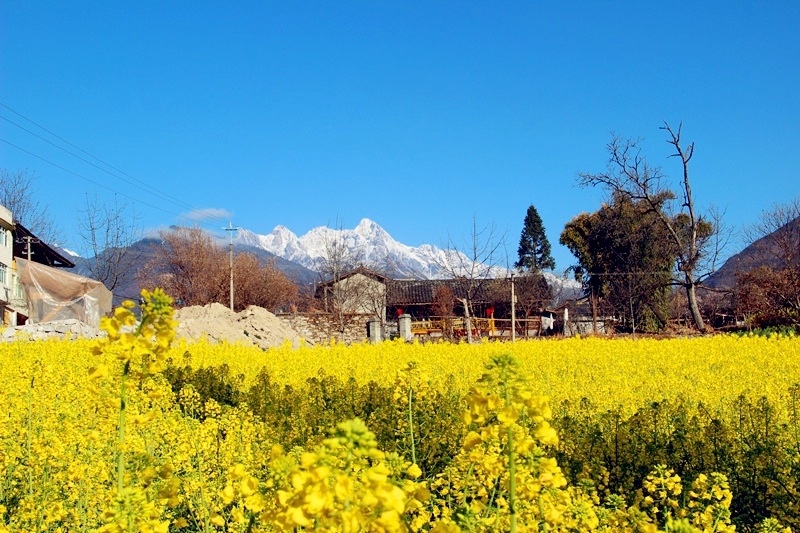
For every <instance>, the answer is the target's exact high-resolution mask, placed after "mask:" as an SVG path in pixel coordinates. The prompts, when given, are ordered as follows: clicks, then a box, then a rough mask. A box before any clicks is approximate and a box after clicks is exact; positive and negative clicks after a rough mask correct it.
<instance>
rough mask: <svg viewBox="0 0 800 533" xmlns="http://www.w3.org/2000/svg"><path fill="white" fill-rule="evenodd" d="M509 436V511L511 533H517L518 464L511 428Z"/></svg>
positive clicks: (508, 430) (509, 428)
mask: <svg viewBox="0 0 800 533" xmlns="http://www.w3.org/2000/svg"><path fill="white" fill-rule="evenodd" d="M506 432H507V434H508V511H509V513H510V514H511V533H515V532H516V531H517V500H516V496H517V477H516V473H517V464H516V461H515V454H514V432H513V431H512V429H511V426H509V427H508V428H507V429H506Z"/></svg>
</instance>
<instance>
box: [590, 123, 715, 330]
mask: <svg viewBox="0 0 800 533" xmlns="http://www.w3.org/2000/svg"><path fill="white" fill-rule="evenodd" d="M661 129H662V130H664V131H666V132H667V134H668V137H669V138H668V139H667V142H668V143H669V144H670V145H671V146H672V147H673V148H674V150H675V153H673V154H672V156H673V157H677V158H678V159H679V160H680V161H681V166H682V179H681V181H680V186H679V189H680V191H681V192H680V206H679V207H678V209H677V210H673V209H672V208H673V207H674V204H673V200H674V199H675V198H676V194H675V192H674V191H673V190H672V189H671V188H670V187H669V186H668V185H667V184H666V183H665V182H666V180H667V179H666V176H665V175H664V174H663V172H662V171H661V169H660V168H659V167H652V166H650V165H649V164H648V163H647V161H646V159H645V158H644V156H643V155H642V153H641V149H640V148H639V145H638V141H636V140H627V141H625V140H621V139H620V138H618V137H614V138H613V139H612V141H611V143H610V144H609V145H608V151H609V153H610V161H609V168H608V170H607V171H606V172H604V173H600V174H588V173H581V174H579V182H580V183H581V185H584V186H589V185H591V186H595V185H601V186H603V187H606V188H607V189H608V190H609V191H610V192H611V193H612V194H619V195H622V196H623V197H628V198H630V199H632V200H634V201H641V202H644V203H645V204H646V205H648V206H649V208H650V209H651V210H652V212H653V213H655V214H656V215H657V216H658V218H659V219H660V221H661V223H662V224H663V226H664V228H665V229H666V231H667V233H668V234H669V236H670V240H671V242H672V245H673V246H674V247H675V256H676V273H677V276H676V278H675V280H674V281H673V283H675V284H676V285H679V286H682V287H683V288H684V289H685V292H686V299H687V303H688V306H689V311H690V313H691V315H692V320H693V321H694V324H695V327H696V328H697V329H698V330H700V331H703V330H705V322H704V320H703V316H702V314H701V313H700V307H699V305H698V302H697V287H698V286H699V285H700V284H701V283H702V280H703V279H704V278H705V277H707V276H708V275H710V274H711V272H712V271H713V268H714V262H715V260H716V258H717V256H718V254H719V250H720V245H721V242H722V241H721V240H720V239H719V236H720V235H721V227H720V224H719V223H720V218H721V217H720V216H719V215H716V214H714V213H713V212H712V213H710V214H708V215H701V214H699V213H698V211H697V209H696V207H695V202H694V196H693V195H692V187H691V183H690V180H689V161H690V160H691V159H692V156H693V155H694V143H690V144H689V145H688V146H686V147H684V146H683V145H682V144H681V142H682V141H681V125H679V126H678V129H677V130H674V129H672V128H671V127H670V125H669V124H667V123H666V122H665V123H664V126H662V127H661ZM704 267H705V268H704Z"/></svg>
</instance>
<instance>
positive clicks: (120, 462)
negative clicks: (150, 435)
mask: <svg viewBox="0 0 800 533" xmlns="http://www.w3.org/2000/svg"><path fill="white" fill-rule="evenodd" d="M130 369H131V362H130V361H125V365H124V366H123V368H122V383H121V384H120V391H119V425H118V433H117V494H122V489H123V488H124V487H125V458H124V455H123V445H124V443H125V409H126V407H127V403H128V396H127V391H126V389H125V386H126V384H127V382H128V374H129V372H130Z"/></svg>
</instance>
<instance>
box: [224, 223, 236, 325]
mask: <svg viewBox="0 0 800 533" xmlns="http://www.w3.org/2000/svg"><path fill="white" fill-rule="evenodd" d="M222 229H224V230H225V231H229V232H231V233H230V235H231V243H230V245H229V251H230V253H229V264H230V269H231V311H233V232H234V231H238V230H239V228H234V227H233V222H228V227H227V228H225V227H223V228H222Z"/></svg>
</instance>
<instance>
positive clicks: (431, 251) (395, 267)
mask: <svg viewBox="0 0 800 533" xmlns="http://www.w3.org/2000/svg"><path fill="white" fill-rule="evenodd" d="M236 242H237V243H239V244H243V245H249V246H255V247H257V248H261V249H263V250H266V251H268V252H271V253H274V254H275V255H277V256H279V257H283V258H284V259H288V260H289V261H295V262H297V263H300V264H301V265H303V266H305V267H306V268H310V269H311V270H317V271H319V270H321V269H322V268H323V265H324V263H325V261H326V259H327V258H328V257H329V256H331V255H339V256H341V257H342V258H343V263H350V264H364V265H366V266H371V267H374V268H375V269H376V270H380V271H381V272H385V273H386V274H387V275H389V276H391V277H394V278H415V279H437V278H442V277H447V274H446V272H445V270H446V269H445V268H444V265H446V264H448V263H447V253H448V252H446V251H444V250H441V249H439V248H437V247H435V246H432V245H429V244H423V245H422V246H419V247H413V246H408V245H405V244H402V243H400V242H397V241H396V240H395V239H393V238H392V236H391V235H389V233H387V231H386V230H385V229H383V228H382V227H381V226H380V225H378V224H377V223H376V222H374V221H372V220H370V219H368V218H365V219H363V220H361V222H359V223H358V225H357V226H356V227H355V228H354V229H331V228H328V227H326V226H319V227H316V228H313V229H312V230H310V231H309V232H308V233H306V234H305V235H303V236H301V237H298V236H297V235H295V234H294V233H293V232H292V231H291V230H289V229H288V228H286V227H285V226H276V227H275V229H274V230H272V232H270V233H269V234H267V235H259V234H257V233H253V232H252V231H248V230H241V231H239V232H238V234H237V235H236Z"/></svg>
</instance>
